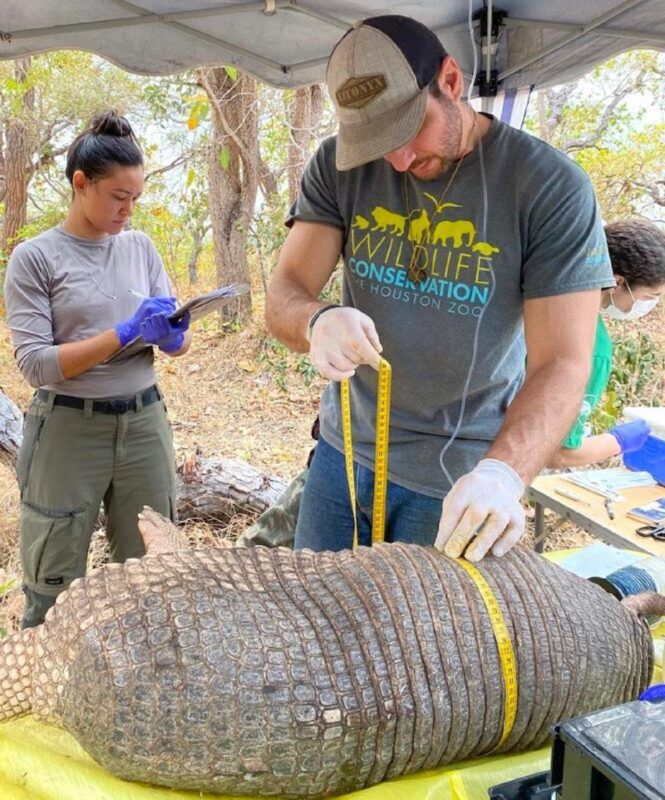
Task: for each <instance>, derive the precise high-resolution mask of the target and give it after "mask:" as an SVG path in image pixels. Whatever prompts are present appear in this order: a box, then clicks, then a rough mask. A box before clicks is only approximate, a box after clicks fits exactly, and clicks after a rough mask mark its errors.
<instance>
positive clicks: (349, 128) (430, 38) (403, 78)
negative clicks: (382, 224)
mask: <svg viewBox="0 0 665 800" xmlns="http://www.w3.org/2000/svg"><path fill="white" fill-rule="evenodd" d="M446 55H447V53H446V51H445V49H444V47H443V45H442V44H441V42H440V41H439V40H438V38H437V36H436V34H435V33H434V32H433V31H431V30H430V29H429V28H428V27H427V26H426V25H423V24H422V22H418V21H417V20H415V19H412V18H411V17H403V16H400V15H398V14H387V15H384V16H380V17H369V18H368V19H365V20H361V21H360V22H358V23H356V24H355V25H354V26H353V28H351V30H349V31H348V32H347V33H346V34H345V35H344V36H343V37H342V38H341V39H340V40H339V42H338V43H337V44H336V45H335V48H334V50H333V51H332V53H331V55H330V59H329V60H328V69H327V72H326V81H327V83H328V91H329V92H330V96H331V98H332V101H333V103H334V105H335V110H336V111H337V115H338V117H339V133H338V135H337V159H336V165H337V169H339V170H347V169H353V168H354V167H358V166H360V165H361V164H366V163H368V162H369V161H374V160H375V159H377V158H382V157H383V156H385V155H386V154H387V153H390V152H391V151H392V150H397V149H398V148H400V147H402V146H403V145H405V144H406V143H407V142H408V141H409V140H410V139H413V137H414V136H415V135H416V134H417V133H418V131H419V130H420V127H421V125H422V123H423V119H424V117H425V106H426V104H427V86H428V84H429V82H430V81H431V80H432V78H433V77H434V76H435V75H436V74H437V72H438V70H439V67H440V66H441V62H442V60H443V59H444V58H445V57H446Z"/></svg>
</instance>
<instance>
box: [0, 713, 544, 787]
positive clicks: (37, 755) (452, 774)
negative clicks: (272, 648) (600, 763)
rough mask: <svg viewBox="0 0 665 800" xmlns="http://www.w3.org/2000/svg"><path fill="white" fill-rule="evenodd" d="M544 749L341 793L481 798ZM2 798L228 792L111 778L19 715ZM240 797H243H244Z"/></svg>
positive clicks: (5, 746) (6, 754) (2, 769)
mask: <svg viewBox="0 0 665 800" xmlns="http://www.w3.org/2000/svg"><path fill="white" fill-rule="evenodd" d="M549 763H550V753H549V748H543V749H541V750H537V751H535V752H533V753H522V754H519V755H511V756H493V757H491V758H477V759H473V760H470V761H462V762H459V763H458V764H454V765H451V766H449V767H445V768H443V769H437V770H431V771H429V772H419V773H417V774H416V775H410V776H407V777H404V778H398V779H397V780H394V781H388V782H387V783H381V784H379V785H378V786H373V787H372V788H371V789H364V790H363V791H361V792H353V793H352V794H347V795H342V796H340V800H341V798H342V797H343V798H353V800H404V798H409V800H481V798H487V789H488V788H489V787H490V786H494V785H495V784H497V783H503V782H504V781H509V780H512V779H513V778H518V777H520V776H522V775H529V774H530V773H532V772H542V771H543V770H546V769H549ZM0 797H1V798H2V800H148V799H150V800H194V798H198V800H201V798H203V799H204V800H224V798H226V800H229V796H228V795H212V794H200V793H199V792H176V791H174V790H173V789H159V788H156V787H154V786H146V785H144V784H140V783H128V782H127V781H121V780H120V779H119V778H114V777H112V776H111V775H109V774H108V773H107V772H105V771H104V770H103V769H102V768H101V767H100V766H98V765H97V764H96V763H95V762H94V761H93V760H92V758H90V756H89V755H87V753H86V752H85V751H84V750H83V748H81V747H80V746H79V744H78V743H77V742H76V740H75V739H74V737H73V736H70V735H69V734H68V733H66V732H65V731H62V730H60V729H58V728H54V727H51V726H50V725H45V724H44V723H42V722H38V721H37V720H36V719H35V718H34V717H29V716H28V717H19V718H18V719H16V720H12V721H11V722H5V723H3V724H2V725H0ZM244 800H247V798H246V797H245V798H244Z"/></svg>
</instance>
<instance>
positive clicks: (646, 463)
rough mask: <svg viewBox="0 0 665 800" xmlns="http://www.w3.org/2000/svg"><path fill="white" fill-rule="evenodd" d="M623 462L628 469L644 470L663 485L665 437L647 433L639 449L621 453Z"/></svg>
mask: <svg viewBox="0 0 665 800" xmlns="http://www.w3.org/2000/svg"><path fill="white" fill-rule="evenodd" d="M623 463H624V465H625V466H626V467H628V468H629V469H635V470H646V471H647V472H648V473H650V474H651V475H652V476H653V478H654V480H656V481H658V483H660V485H661V486H665V438H662V439H661V438H660V437H659V436H654V435H653V434H649V436H647V440H646V442H645V443H644V445H643V446H642V447H641V448H640V449H639V450H637V451H636V452H634V453H624V454H623Z"/></svg>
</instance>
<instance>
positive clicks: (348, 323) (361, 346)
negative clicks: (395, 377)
mask: <svg viewBox="0 0 665 800" xmlns="http://www.w3.org/2000/svg"><path fill="white" fill-rule="evenodd" d="M381 350H383V347H382V346H381V342H380V341H379V336H378V334H377V332H376V328H375V327H374V323H373V322H372V320H371V318H370V317H368V316H367V314H363V312H362V311H358V309H357V308H349V307H348V306H340V307H339V308H330V309H328V310H327V311H325V312H324V313H323V314H321V316H320V317H318V319H317V320H316V321H315V323H314V326H313V328H312V330H311V335H310V343H309V356H310V359H311V360H312V363H313V364H314V366H315V367H316V368H317V369H318V371H319V372H320V373H321V375H323V377H324V378H328V379H329V380H331V381H341V380H344V379H345V378H350V377H351V376H352V375H354V374H355V371H356V368H357V367H358V366H359V365H360V364H369V365H370V366H372V367H374V369H378V368H379V359H380V355H379V354H380V353H381Z"/></svg>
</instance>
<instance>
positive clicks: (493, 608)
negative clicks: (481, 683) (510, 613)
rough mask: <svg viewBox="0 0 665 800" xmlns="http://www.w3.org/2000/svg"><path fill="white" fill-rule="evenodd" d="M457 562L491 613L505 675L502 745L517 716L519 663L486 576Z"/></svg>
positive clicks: (460, 560)
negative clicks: (474, 585)
mask: <svg viewBox="0 0 665 800" xmlns="http://www.w3.org/2000/svg"><path fill="white" fill-rule="evenodd" d="M455 560H456V561H457V563H458V564H459V565H460V567H462V568H463V569H465V570H466V571H467V573H468V574H469V575H470V576H471V579H472V580H473V582H474V583H475V584H476V587H477V589H478V591H479V592H480V596H481V597H482V598H483V602H484V603H485V607H486V608H487V613H488V614H489V618H490V623H491V625H492V631H493V632H494V638H495V639H496V645H497V648H498V651H499V661H500V663H501V673H502V676H503V689H504V694H505V698H506V699H505V709H504V715H503V732H502V733H501V739H500V740H499V744H498V745H497V747H500V746H501V745H502V744H503V743H504V742H505V741H506V739H507V738H508V736H509V735H510V732H511V731H512V729H513V725H514V724H515V717H516V716H517V664H516V662H515V653H514V652H513V645H512V642H511V641H510V634H509V633H508V627H507V626H506V622H505V620H504V618H503V614H502V613H501V609H500V607H499V603H498V601H497V599H496V597H495V595H494V592H493V591H492V589H491V588H490V585H489V584H488V583H487V581H486V580H485V576H484V575H483V574H482V573H481V572H479V570H477V569H476V567H474V566H473V564H471V563H470V562H469V561H466V559H464V558H457V559H455Z"/></svg>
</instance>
